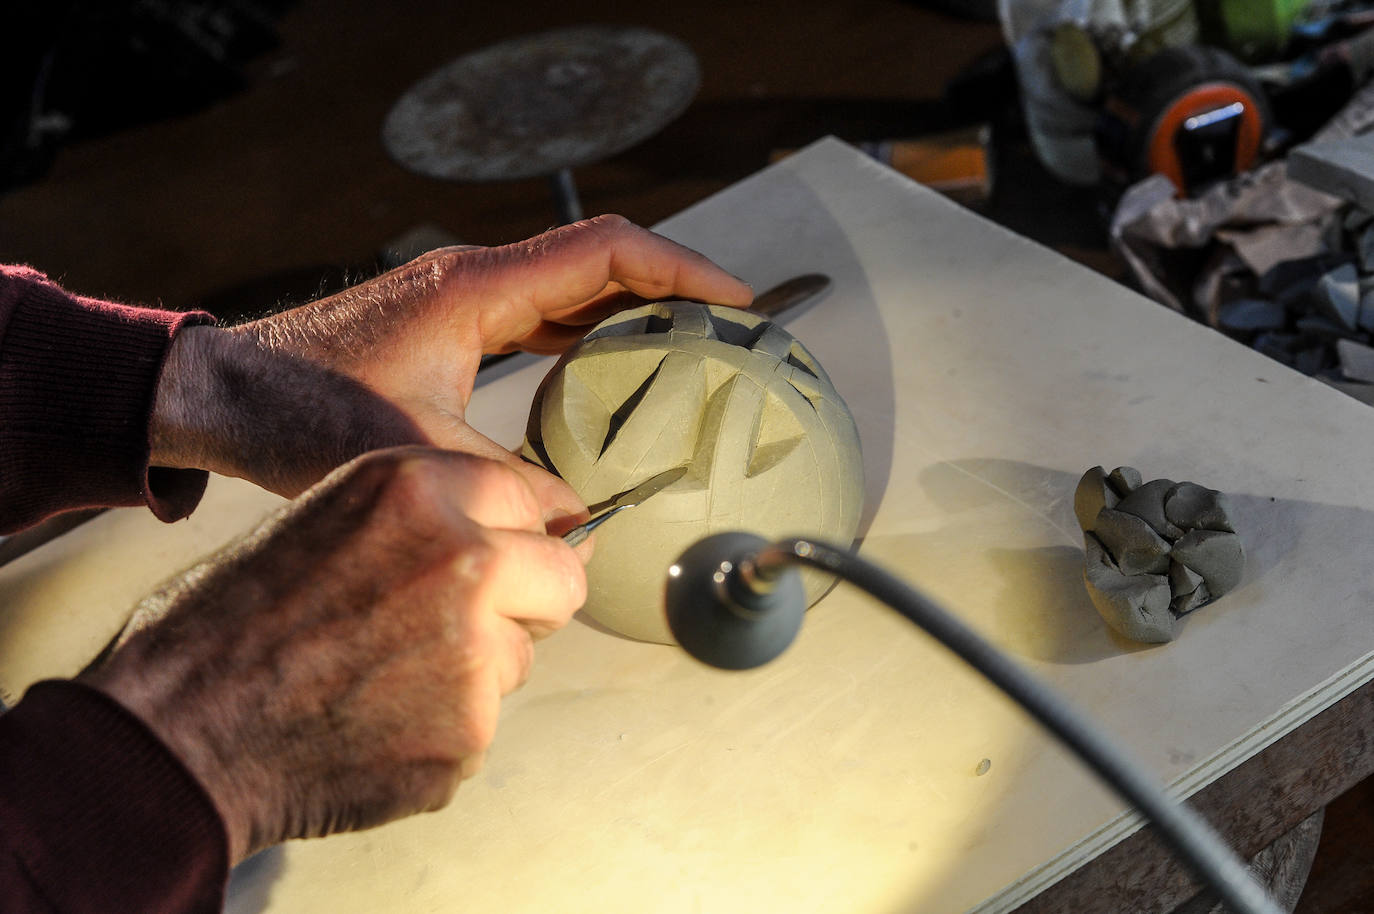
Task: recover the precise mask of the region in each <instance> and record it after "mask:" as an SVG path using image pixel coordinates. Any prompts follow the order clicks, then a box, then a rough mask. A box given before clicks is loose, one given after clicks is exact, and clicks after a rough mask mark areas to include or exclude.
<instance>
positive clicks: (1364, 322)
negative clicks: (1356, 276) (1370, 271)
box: [1355, 277, 1374, 333]
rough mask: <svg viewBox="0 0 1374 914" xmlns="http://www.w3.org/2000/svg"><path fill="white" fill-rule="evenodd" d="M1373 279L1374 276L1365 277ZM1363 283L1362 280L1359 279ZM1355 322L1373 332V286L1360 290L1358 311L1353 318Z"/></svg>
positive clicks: (1361, 327)
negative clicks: (1356, 315)
mask: <svg viewBox="0 0 1374 914" xmlns="http://www.w3.org/2000/svg"><path fill="white" fill-rule="evenodd" d="M1367 278H1369V279H1374V277H1367ZM1361 283H1363V280H1361ZM1355 324H1356V325H1357V326H1358V327H1359V328H1360V329H1361V330H1364V331H1366V332H1368V333H1374V288H1370V289H1365V290H1362V291H1361V292H1360V313H1359V316H1358V317H1356V318H1355Z"/></svg>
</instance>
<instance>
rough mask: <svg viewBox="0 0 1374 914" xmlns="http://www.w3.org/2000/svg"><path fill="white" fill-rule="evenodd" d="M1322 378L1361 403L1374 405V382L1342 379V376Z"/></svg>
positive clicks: (1324, 381)
mask: <svg viewBox="0 0 1374 914" xmlns="http://www.w3.org/2000/svg"><path fill="white" fill-rule="evenodd" d="M1321 380H1322V382H1323V383H1325V384H1327V385H1329V386H1331V387H1334V388H1336V389H1337V390H1339V391H1340V392H1341V393H1343V394H1346V395H1347V396H1350V397H1354V398H1355V399H1356V400H1359V401H1360V402H1361V403H1366V404H1368V405H1370V406H1374V384H1365V383H1363V382H1361V381H1342V380H1341V379H1340V378H1325V377H1324V378H1322V379H1321Z"/></svg>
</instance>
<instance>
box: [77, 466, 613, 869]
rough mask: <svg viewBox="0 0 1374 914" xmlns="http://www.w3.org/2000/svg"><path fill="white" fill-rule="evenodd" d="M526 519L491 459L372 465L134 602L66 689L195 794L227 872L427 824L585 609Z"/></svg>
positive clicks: (527, 496)
mask: <svg viewBox="0 0 1374 914" xmlns="http://www.w3.org/2000/svg"><path fill="white" fill-rule="evenodd" d="M541 513H542V512H541V508H540V505H539V504H538V502H537V500H536V498H535V496H534V493H533V492H532V491H531V489H530V487H529V485H528V484H527V483H526V482H525V480H524V479H523V477H521V476H520V475H519V474H517V473H514V472H512V471H511V470H510V469H509V468H508V467H506V466H505V465H503V464H501V463H497V462H494V461H490V460H483V459H480V458H475V457H469V456H467V455H463V454H455V453H452V452H444V451H436V450H432V449H429V448H398V449H392V450H387V451H381V452H376V453H372V454H369V455H367V456H365V457H362V458H360V459H358V460H357V461H354V462H353V463H351V464H349V465H348V466H347V467H345V468H343V469H341V470H339V471H338V472H337V473H335V474H334V475H333V476H331V477H329V478H328V479H327V480H326V481H325V482H323V483H322V484H321V485H320V486H318V487H316V488H315V489H313V490H311V491H310V492H309V493H307V494H306V495H305V497H303V498H301V499H299V500H298V501H297V502H295V503H293V504H292V505H290V506H288V507H287V508H286V509H285V510H284V511H283V512H282V513H281V514H279V515H278V516H277V517H276V518H274V519H273V520H271V521H269V522H268V523H267V524H265V525H264V526H263V527H262V528H261V529H260V530H258V531H257V532H255V533H254V534H252V535H250V536H249V537H248V538H247V539H245V540H244V541H242V542H240V543H238V544H236V545H234V546H232V547H230V548H229V549H228V550H226V551H225V552H224V553H222V554H220V555H219V556H217V557H215V558H213V559H210V560H208V561H207V562H205V563H203V564H201V565H199V566H197V567H195V568H193V569H191V570H190V571H189V572H187V573H186V574H185V575H183V576H181V577H180V578H178V579H177V580H175V581H173V582H172V583H170V584H169V585H167V586H166V587H164V588H163V589H162V590H161V591H160V592H159V593H157V594H155V595H154V596H152V597H150V598H149V599H148V600H146V601H145V602H144V604H143V605H142V606H141V607H140V610H139V612H138V613H137V614H136V616H135V618H134V620H133V621H132V622H131V624H130V626H129V628H128V630H127V631H126V632H125V634H124V636H123V638H122V639H121V642H120V643H119V644H118V646H117V647H116V648H115V649H114V650H113V651H112V652H111V653H110V654H109V655H108V656H107V657H106V658H104V659H103V661H101V662H100V663H98V664H97V665H95V666H94V667H93V668H92V669H90V670H87V671H86V672H85V673H83V674H82V676H81V679H82V680H83V681H85V682H87V683H88V684H90V685H93V686H95V687H96V688H100V689H103V690H104V691H105V692H107V693H108V694H109V695H111V696H113V697H114V698H115V699H116V700H118V701H120V702H121V703H123V704H124V705H125V706H126V707H127V708H129V709H130V710H131V711H133V712H134V713H135V714H137V715H138V716H139V717H141V718H142V719H143V720H144V721H145V722H146V723H147V724H148V725H149V726H150V727H152V729H153V730H154V731H155V732H156V733H157V734H158V735H159V736H160V737H161V738H162V739H163V741H164V742H165V743H166V744H167V745H168V746H169V747H170V748H171V749H172V751H173V752H175V753H176V754H177V755H178V756H179V757H180V758H181V759H182V761H183V762H184V763H185V764H186V765H187V767H188V768H189V769H190V770H191V771H192V772H193V773H194V774H195V775H196V776H197V778H199V780H200V781H201V783H202V784H203V785H204V786H205V788H206V789H207V791H208V792H209V794H210V796H211V797H212V798H213V799H214V801H215V804H216V806H217V807H218V809H219V811H220V813H221V815H222V817H223V818H224V821H225V823H226V826H227V828H228V834H229V844H230V850H231V862H237V861H238V860H241V859H243V858H244V857H246V856H247V855H249V854H251V853H253V852H254V851H256V850H259V849H261V848H263V847H266V846H268V845H270V844H275V843H278V842H280V841H284V840H287V839H289V838H296V837H309V836H319V835H325V834H329V833H333V832H339V831H346V830H351V829H359V828H366V827H369V826H372V825H378V824H381V823H383V822H386V821H388V820H391V819H394V818H398V817H400V816H404V815H407V814H410V813H414V812H420V811H424V810H433V809H438V808H440V807H442V806H443V805H445V804H446V803H447V802H448V800H449V799H450V797H451V796H452V794H453V791H454V790H455V789H456V787H457V784H458V782H459V781H460V780H461V779H463V778H465V777H469V776H471V775H472V774H473V773H474V772H475V771H477V769H478V767H479V765H480V763H481V759H482V753H483V751H484V750H485V749H486V747H487V745H488V744H489V743H490V741H491V739H492V732H493V729H494V728H495V726H496V718H497V713H498V705H499V699H500V697H501V696H502V695H505V694H506V693H508V692H510V691H511V690H512V689H514V688H516V687H517V686H519V685H520V684H521V683H522V682H523V681H524V679H525V677H526V675H527V673H528V671H529V666H530V661H531V657H532V654H533V643H532V642H533V639H536V638H539V637H542V636H544V635H546V634H548V633H550V632H552V631H554V630H555V629H557V628H559V627H561V626H562V625H563V624H564V623H565V622H566V621H567V620H568V618H569V617H570V616H571V614H572V613H573V612H574V611H576V610H577V608H578V607H579V606H581V604H582V601H583V599H584V597H585V587H586V582H585V578H584V577H583V572H582V565H581V563H580V562H579V560H578V557H577V555H575V554H574V552H573V550H572V549H571V548H569V547H568V546H567V545H566V544H565V543H563V542H562V541H561V540H559V539H557V538H555V537H550V536H547V535H546V534H545V532H544V522H543V518H542V516H541Z"/></svg>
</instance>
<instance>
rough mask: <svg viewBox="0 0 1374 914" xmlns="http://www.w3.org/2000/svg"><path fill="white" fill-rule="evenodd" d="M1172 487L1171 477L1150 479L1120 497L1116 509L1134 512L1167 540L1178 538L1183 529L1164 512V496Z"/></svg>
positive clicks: (1129, 512) (1128, 512)
mask: <svg viewBox="0 0 1374 914" xmlns="http://www.w3.org/2000/svg"><path fill="white" fill-rule="evenodd" d="M1173 487H1174V481H1173V480H1172V479H1151V480H1150V481H1149V482H1146V483H1142V484H1141V485H1140V486H1139V487H1138V488H1136V490H1135V491H1133V492H1132V493H1131V494H1130V495H1127V496H1126V497H1125V498H1123V499H1121V502H1120V504H1118V505H1117V506H1116V510H1118V511H1125V512H1126V513H1127V514H1134V515H1135V516H1136V517H1138V518H1140V519H1141V520H1143V521H1145V523H1147V524H1149V525H1150V529H1151V530H1153V531H1154V532H1155V533H1158V534H1159V535H1160V536H1162V537H1164V538H1165V539H1168V540H1175V539H1178V538H1179V537H1180V536H1182V535H1183V531H1182V530H1180V529H1179V528H1178V527H1177V526H1175V525H1174V524H1173V523H1172V522H1171V521H1170V520H1169V518H1168V517H1167V516H1166V515H1165V513H1164V497H1165V496H1166V495H1167V494H1168V493H1169V490H1170V489H1172V488H1173Z"/></svg>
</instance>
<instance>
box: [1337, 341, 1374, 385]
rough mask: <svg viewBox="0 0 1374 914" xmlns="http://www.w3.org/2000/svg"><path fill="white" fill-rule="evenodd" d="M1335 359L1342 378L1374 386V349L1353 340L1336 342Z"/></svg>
mask: <svg viewBox="0 0 1374 914" xmlns="http://www.w3.org/2000/svg"><path fill="white" fill-rule="evenodd" d="M1336 358H1337V359H1338V360H1339V361H1340V363H1341V375H1342V376H1343V377H1345V378H1347V379H1348V380H1351V381H1363V382H1364V383H1366V384H1374V349H1371V348H1370V347H1369V346H1366V345H1364V344H1363V343H1357V342H1355V341H1354V340H1337V341H1336Z"/></svg>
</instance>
